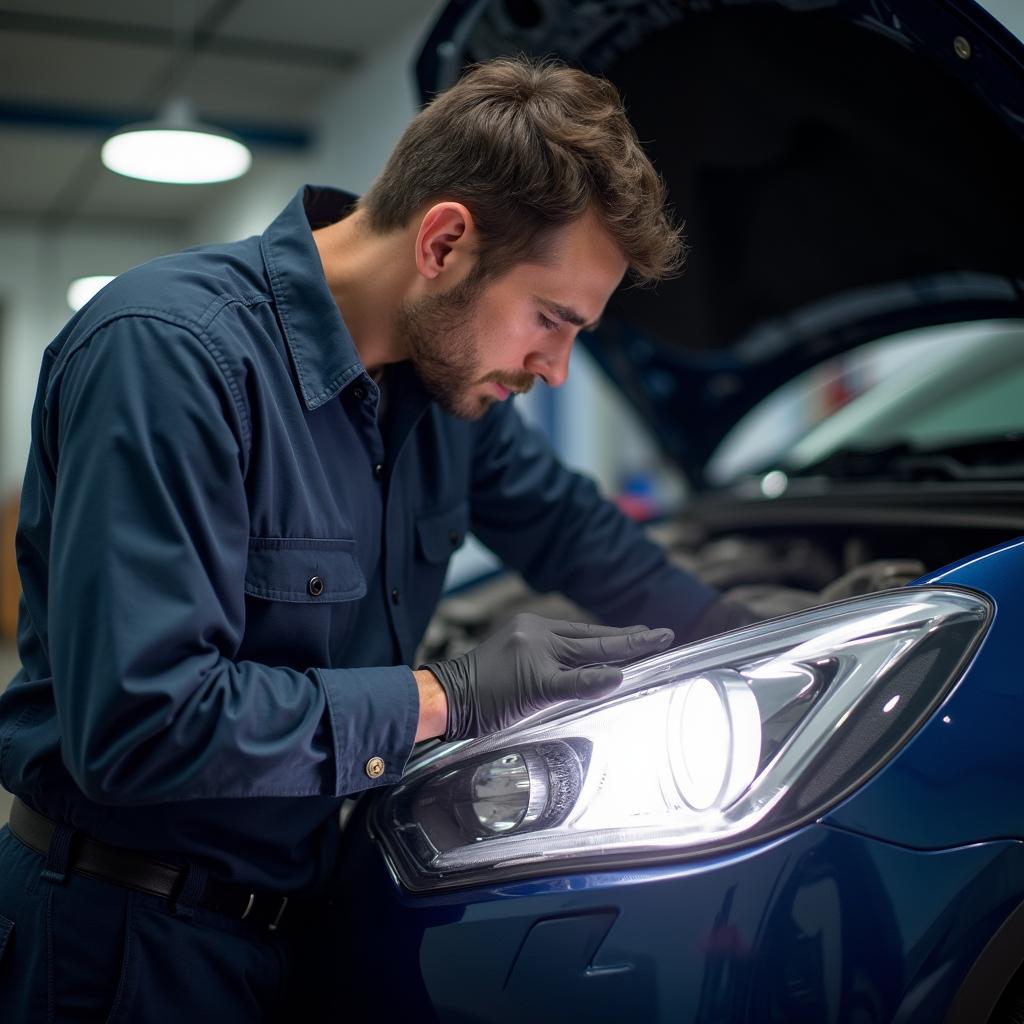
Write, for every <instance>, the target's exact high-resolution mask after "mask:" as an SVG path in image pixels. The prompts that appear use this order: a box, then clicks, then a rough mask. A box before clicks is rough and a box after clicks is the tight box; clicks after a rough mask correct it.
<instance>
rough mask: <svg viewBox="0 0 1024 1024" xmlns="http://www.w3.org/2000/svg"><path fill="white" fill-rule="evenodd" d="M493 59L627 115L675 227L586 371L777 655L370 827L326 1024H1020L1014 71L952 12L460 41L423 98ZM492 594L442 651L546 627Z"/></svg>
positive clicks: (571, 30)
mask: <svg viewBox="0 0 1024 1024" xmlns="http://www.w3.org/2000/svg"><path fill="white" fill-rule="evenodd" d="M508 52H528V53H555V54H558V55H560V56H561V57H562V58H563V59H565V60H567V61H569V62H571V63H574V64H577V65H580V66H582V67H585V68H587V69H588V70H591V71H595V72H598V73H601V74H604V75H606V76H607V77H608V78H610V79H611V80H612V81H614V82H615V83H616V84H617V85H618V86H619V88H620V90H621V91H622V93H623V95H624V97H625V100H626V104H627V107H628V109H629V111H630V115H631V117H632V119H633V121H634V123H635V124H636V126H637V129H638V133H639V135H640V137H641V139H643V140H644V141H645V144H647V145H648V148H649V151H650V153H651V155H652V157H653V158H654V160H655V163H656V164H657V165H658V166H659V168H660V169H661V171H662V173H663V174H664V175H665V177H666V179H667V181H668V184H669V187H670V191H671V195H672V198H673V201H674V203H675V206H676V207H677V209H678V210H679V211H680V212H681V214H682V215H683V216H685V217H686V219H687V224H688V235H689V240H690V242H691V244H692V254H691V258H690V267H689V270H688V272H687V274H686V275H685V276H684V277H682V278H680V279H679V280H677V281H673V282H670V283H669V284H668V285H667V286H662V287H660V288H659V289H658V290H657V291H654V292H649V291H648V292H645V291H642V290H627V291H624V292H622V293H621V294H619V295H617V296H616V297H615V298H614V299H613V301H612V303H611V304H610V305H609V309H608V311H607V314H606V316H605V318H604V319H603V321H602V325H601V327H600V329H599V330H598V331H596V332H594V333H593V334H592V335H590V336H589V337H587V338H586V344H587V346H588V348H589V350H590V352H591V354H592V356H593V357H594V358H595V359H596V361H597V362H598V364H599V365H600V366H601V367H603V369H604V370H606V371H607V373H608V376H609V379H610V380H612V381H613V382H614V383H615V385H617V386H618V387H619V388H620V389H621V392H622V394H623V396H624V398H625V400H626V401H627V402H628V403H629V404H630V405H631V406H632V407H633V409H634V410H635V412H636V413H637V414H638V415H639V417H640V419H641V420H642V422H644V423H645V424H646V425H647V426H648V427H649V428H650V431H651V435H652V437H653V438H655V439H656V442H657V444H658V445H659V446H660V452H661V455H662V456H663V457H664V458H665V459H668V460H671V461H672V463H673V464H674V465H675V466H676V467H678V470H679V471H680V473H681V475H683V476H685V479H686V480H687V482H688V485H689V497H688V498H687V499H686V501H685V502H684V503H683V505H682V507H681V508H679V509H678V510H676V512H675V514H674V515H672V516H670V517H669V518H668V519H667V520H665V521H664V522H662V523H660V524H658V525H656V526H655V527H653V528H652V529H653V531H654V533H655V534H656V535H657V536H658V537H659V538H660V539H661V540H662V542H663V543H664V544H665V546H666V548H667V550H668V551H669V553H670V556H671V557H672V558H674V559H677V560H678V561H679V562H680V563H681V564H685V565H686V566H687V567H688V568H689V569H690V570H691V571H693V572H695V573H697V574H698V575H701V576H703V577H704V578H705V579H707V580H708V581H709V582H711V583H713V584H715V585H716V586H718V587H719V588H721V589H722V590H724V591H726V592H727V593H729V594H730V595H731V596H732V597H733V598H734V599H737V600H743V601H745V602H746V603H747V604H749V605H750V606H751V607H755V608H760V609H761V614H762V615H763V616H764V619H763V620H762V621H760V622H758V623H756V624H754V625H751V626H747V627H745V628H743V629H741V630H737V631H734V632H731V633H728V634H725V635H723V636H719V637H715V638H711V639H708V640H705V641H702V642H700V643H697V644H693V645H690V646H686V647H680V648H677V649H675V650H672V651H669V652H667V653H664V654H662V655H658V656H656V657H654V658H651V659H648V660H645V661H643V662H639V663H636V664H634V665H632V666H630V667H629V668H628V670H627V671H626V675H625V679H624V682H623V685H622V686H621V688H620V689H619V690H618V691H617V692H616V693H615V694H613V695H612V696H610V697H608V698H606V699H604V700H602V701H597V702H591V703H589V704H586V705H580V704H573V705H561V706H559V707H556V708H554V709H549V710H548V711H547V712H545V713H541V714H539V715H536V716H534V717H532V718H530V719H528V720H526V721H524V722H522V723H521V724H519V725H517V726H516V727H514V728H513V729H511V730H509V731H507V732H505V733H502V734H499V735H495V736H489V737H485V738H481V739H477V740H470V741H466V742H461V743H454V744H437V743H435V744H428V745H426V746H425V747H423V748H422V749H420V750H419V751H418V752H417V754H416V755H415V756H414V758H413V759H412V761H411V762H410V764H409V767H408V770H407V773H406V775H405V777H404V778H403V780H402V782H401V783H400V784H399V785H398V786H396V787H394V788H393V789H391V790H389V791H386V792H381V793H377V794H375V795H374V796H373V797H372V798H369V799H365V800H363V801H361V802H359V803H358V805H357V806H356V808H355V811H354V813H353V814H352V816H351V818H350V819H349V820H348V823H347V827H346V830H345V835H344V846H343V856H342V864H341V870H340V871H339V873H338V885H339V891H338V893H337V896H336V900H337V906H338V917H337V920H338V928H337V936H336V948H335V950H334V952H333V956H334V963H335V965H336V969H337V972H338V993H339V1019H343V1018H344V1015H345V1014H346V1013H351V1007H352V1003H353V1000H357V1001H358V1000H360V999H361V998H362V996H363V995H364V994H365V995H367V996H369V997H372V1000H373V1002H372V1005H373V1006H375V1007H377V1011H376V1012H377V1014H378V1015H383V1016H384V1017H385V1019H389V1020H397V1019H404V1017H405V1015H407V1014H408V1015H414V1019H416V1020H419V1021H444V1022H479V1024H499V1022H513V1021H527V1020H528V1021H537V1022H547V1021H552V1022H554V1021H558V1022H564V1021H569V1020H576V1021H581V1022H584V1021H585V1022H605V1021H608V1022H612V1021H614V1022H620V1021H644V1022H647V1021H652V1022H663V1021H664V1022H668V1021H673V1022H700V1024H719V1022H734V1021H736V1022H766V1021H772V1022H774V1021H780V1022H787V1024H789V1022H804V1021H806V1022H815V1024H818V1022H829V1024H831V1022H849V1024H868V1022H887V1024H888V1022H907V1024H909V1022H915V1024H917V1022H927V1024H935V1022H948V1024H967V1022H970V1024H983V1022H985V1021H992V1022H996V1024H1011V1022H1019V1021H1021V1020H1024V789H1022V780H1024V670H1022V668H1021V665H1022V654H1021V651H1022V646H1024V645H1022V631H1021V624H1022V622H1024V585H1022V581H1024V539H1020V538H1021V537H1022V535H1024V245H1022V239H1024V47H1022V45H1021V43H1020V42H1019V40H1017V39H1016V38H1015V37H1014V36H1013V35H1011V34H1010V33H1009V31H1007V30H1006V29H1005V28H1004V27H1003V26H1001V25H1000V24H999V23H998V22H997V21H995V20H994V19H993V18H992V17H990V16H989V15H987V14H986V13H985V11H984V10H982V9H981V8H980V7H978V6H976V5H975V4H973V3H971V2H970V0H902V2H901V0H832V2H830V0H784V2H779V3H774V2H770V0H763V2H758V3H755V2H743V0H730V2H725V0H722V2H718V0H701V2H699V3H698V2H692V3H689V2H683V0H680V2H678V3H675V2H673V3H669V2H664V3H649V4H643V3H640V4H638V3H635V2H628V0H603V2H601V3H581V2H570V0H564V2H559V0H501V2H498V0H487V2H484V3H468V2H456V3H452V4H451V5H450V6H449V7H448V8H447V9H446V10H445V11H444V12H443V13H442V14H441V17H440V19H439V21H438V23H437V25H436V27H435V29H434V31H433V33H432V34H431V35H430V37H429V39H428V40H427V42H426V45H425V47H424V50H423V54H422V56H421V59H420V61H419V64H418V69H417V70H418V74H419V81H420V86H421V89H422V92H423V95H424V96H425V97H426V96H429V95H430V94H431V93H432V92H434V91H436V90H437V89H439V88H443V87H444V86H446V85H447V84H449V83H450V82H451V81H452V80H453V79H454V78H455V77H456V76H457V75H458V74H459V72H460V70H461V68H462V67H463V66H464V65H465V64H466V63H468V62H471V61H474V60H479V59H486V58H488V57H491V56H494V55H497V54H499V53H508ZM496 585H497V584H495V582H494V581H491V582H490V583H487V584H485V585H484V587H483V588H482V589H481V590H479V591H476V592H469V593H468V594H467V593H463V594H460V595H458V596H457V597H454V598H452V599H450V601H449V602H447V603H446V604H445V605H443V606H442V608H441V609H440V610H439V616H438V618H437V620H436V621H435V624H434V628H433V629H432V631H431V633H430V634H429V636H428V640H429V642H430V643H432V644H434V645H435V647H436V648H437V649H438V650H448V651H450V650H453V649H456V648H457V647H458V646H459V645H460V644H461V645H468V644H470V643H472V642H475V639H477V638H478V634H481V633H484V632H487V631H488V630H489V629H490V628H492V627H493V626H494V625H495V624H496V622H497V621H498V620H500V619H501V618H504V617H506V616H507V615H509V614H512V613H513V612H514V611H519V610H522V609H523V608H525V607H544V608H547V607H548V606H547V605H545V604H544V602H550V601H551V600H552V598H550V597H549V596H544V595H531V594H529V593H528V591H527V590H526V588H525V586H524V585H522V584H520V583H518V582H516V581H511V582H509V581H507V580H506V581H501V582H500V587H501V588H504V589H501V592H500V595H499V596H498V597H495V594H496V591H495V590H494V588H495V586H496ZM488 587H489V588H491V589H490V590H487V588H488ZM453 602H457V604H453ZM538 602H540V604H538ZM453 609H454V610H453ZM579 614H580V615H583V614H584V613H582V612H580V613H579ZM474 615H475V618H474ZM368 1005H369V1004H368ZM358 1019H366V1014H363V1015H362V1016H360V1017H359V1018H358Z"/></svg>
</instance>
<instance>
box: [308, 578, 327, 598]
mask: <svg viewBox="0 0 1024 1024" xmlns="http://www.w3.org/2000/svg"><path fill="white" fill-rule="evenodd" d="M306 586H307V589H308V590H309V592H310V594H312V595H313V597H319V596H320V595H321V594H322V593H323V592H324V581H323V580H322V579H320V577H319V576H313V577H311V579H310V581H309V583H308V584H306Z"/></svg>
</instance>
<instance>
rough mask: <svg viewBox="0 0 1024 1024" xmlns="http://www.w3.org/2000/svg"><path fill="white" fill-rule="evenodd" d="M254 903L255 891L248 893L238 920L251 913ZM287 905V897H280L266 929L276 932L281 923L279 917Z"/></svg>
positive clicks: (282, 914)
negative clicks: (247, 899)
mask: <svg viewBox="0 0 1024 1024" xmlns="http://www.w3.org/2000/svg"><path fill="white" fill-rule="evenodd" d="M255 903H256V893H254V892H251V893H249V902H248V903H246V905H245V910H243V911H242V916H241V917H240V918H239V920H240V921H244V920H245V919H246V918H247V917H248V916H249V915H250V914H251V913H252V908H253V906H254V904H255ZM287 907H288V897H287V896H282V897H281V905H280V906H279V907H278V908H277V913H276V914H275V915H274V920H273V921H271V922H270V924H268V925H267V931H271V932H276V931H277V927H278V925H279V924H280V923H281V918H282V917H283V916H284V912H285V910H286V909H287Z"/></svg>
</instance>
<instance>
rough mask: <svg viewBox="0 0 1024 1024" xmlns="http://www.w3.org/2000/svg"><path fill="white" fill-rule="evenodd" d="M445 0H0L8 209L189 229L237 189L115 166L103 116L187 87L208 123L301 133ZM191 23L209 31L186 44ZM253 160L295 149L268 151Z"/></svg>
mask: <svg viewBox="0 0 1024 1024" xmlns="http://www.w3.org/2000/svg"><path fill="white" fill-rule="evenodd" d="M437 4H438V0H373V2H371V3H356V2H354V0H352V2H348V0H289V3H288V4H284V3H282V2H281V0H0V184H2V189H0V216H4V215H13V214H14V213H15V212H16V213H17V215H18V216H19V217H20V218H22V219H25V218H32V217H35V218H44V217H45V218H47V219H48V221H49V222H50V223H51V224H54V223H56V224H61V223H72V222H75V221H77V220H85V221H90V222H94V221H101V220H103V219H104V218H109V220H110V221H111V222H124V221H129V220H139V221H142V222H143V223H150V224H153V225H160V226H161V227H164V228H165V227H166V226H167V225H168V224H171V223H173V222H177V225H178V226H179V227H183V226H184V225H185V224H186V223H187V222H188V221H190V220H192V219H193V218H194V217H195V216H196V215H198V214H199V212H200V211H201V210H202V209H203V207H204V206H205V205H206V204H208V203H212V202H216V201H217V196H218V195H219V194H221V193H219V192H218V190H221V189H227V188H230V187H231V184H230V183H228V184H226V185H211V186H201V187H198V188H190V187H188V186H177V185H159V184H153V183H149V182H139V181H133V180H131V179H127V178H121V177H120V176H117V175H114V174H112V173H111V172H109V171H107V170H106V169H105V168H103V166H102V165H101V163H100V160H99V148H100V145H101V144H102V141H103V139H104V138H105V136H106V134H107V129H106V128H105V127H104V124H105V123H110V124H116V123H119V122H123V121H126V120H131V119H134V118H135V117H139V116H141V117H143V118H146V117H149V116H152V115H153V114H155V113H156V112H157V109H158V107H159V105H160V104H161V103H162V102H163V101H165V100H166V99H167V98H169V97H170V96H172V95H175V94H179V93H183V94H184V95H185V96H187V97H188V98H189V99H191V100H192V101H193V104H194V106H195V108H196V110H197V113H198V114H199V116H200V117H201V118H202V119H204V120H207V121H210V122H211V123H214V124H221V125H225V126H227V127H235V128H236V129H241V130H242V131H243V132H244V131H245V129H246V128H255V129H257V130H260V129H262V130H264V131H267V130H270V129H273V128H279V129H284V130H288V129H291V130H293V131H298V132H300V133H301V132H302V131H303V130H309V129H311V128H313V127H315V118H316V115H317V111H318V109H319V107H320V104H321V103H322V101H323V98H324V96H325V95H326V94H327V93H328V92H329V91H330V90H331V89H333V88H336V87H337V85H338V84H339V83H340V82H341V81H342V80H343V77H344V75H345V74H346V72H347V71H348V70H349V69H350V68H351V67H352V66H353V63H354V62H356V61H358V60H359V59H361V58H362V57H363V56H364V55H365V54H366V53H367V51H368V50H370V49H371V48H372V47H374V46H379V45H381V44H382V43H384V42H386V41H387V39H388V38H389V34H390V33H391V32H393V30H394V29H395V27H396V26H398V25H401V24H403V23H404V22H407V21H408V19H410V18H416V19H417V20H422V19H423V17H424V16H425V14H426V13H427V12H428V11H429V10H431V9H434V8H436V7H437ZM186 24H191V25H199V26H201V27H203V28H204V30H208V31H207V32H206V34H205V35H203V34H201V35H200V37H199V41H198V43H197V44H196V45H195V47H194V48H193V49H192V50H191V51H189V50H187V49H186V50H185V51H182V50H181V49H180V48H179V49H177V50H176V49H175V40H177V42H178V43H181V42H182V41H183V40H184V38H185V36H184V35H183V34H182V26H183V25H186ZM182 53H184V54H185V56H184V58H183V59H179V58H181V55H182ZM256 158H257V159H258V160H259V161H260V162H261V163H262V164H264V165H266V164H267V163H268V162H272V161H274V160H282V161H292V162H294V161H295V158H296V157H295V151H294V150H291V151H289V150H286V149H274V148H268V147H266V146H262V147H260V148H259V149H258V150H257V151H256Z"/></svg>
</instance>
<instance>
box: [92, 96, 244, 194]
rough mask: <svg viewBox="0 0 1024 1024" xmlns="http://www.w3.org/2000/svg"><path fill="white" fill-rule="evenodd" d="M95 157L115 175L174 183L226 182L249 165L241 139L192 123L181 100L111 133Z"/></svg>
mask: <svg viewBox="0 0 1024 1024" xmlns="http://www.w3.org/2000/svg"><path fill="white" fill-rule="evenodd" d="M100 155H101V158H102V160H103V163H104V165H105V166H106V167H108V168H109V169H110V170H112V171H115V172H116V173H118V174H123V175H126V176H127V177H129V178H141V179H143V180H144V181H162V182H170V183H173V184H177V185H198V184H205V183H208V182H214V181H230V180H231V179H232V178H238V177H241V176H242V175H243V174H245V172H246V171H247V170H249V167H250V165H251V164H252V153H250V152H249V148H248V147H247V146H246V145H245V143H243V142H242V140H241V139H239V138H237V137H236V136H234V135H232V134H231V133H230V132H227V131H224V130H223V129H221V128H215V127H213V126H212V125H208V124H202V123H201V122H199V121H197V120H196V118H195V115H194V114H193V112H192V109H191V105H190V104H189V102H188V100H186V99H184V98H183V97H177V98H175V99H172V100H171V101H170V102H169V103H167V105H166V106H165V107H164V108H163V110H162V112H161V114H160V116H159V117H158V118H157V119H156V120H154V121H145V122H143V123H141V124H132V125H128V126H127V127H125V128H122V129H121V130H120V131H119V132H116V133H115V134H113V135H111V137H110V138H109V139H107V141H106V142H105V143H104V144H103V149H102V151H101V154H100Z"/></svg>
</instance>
